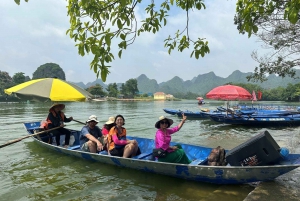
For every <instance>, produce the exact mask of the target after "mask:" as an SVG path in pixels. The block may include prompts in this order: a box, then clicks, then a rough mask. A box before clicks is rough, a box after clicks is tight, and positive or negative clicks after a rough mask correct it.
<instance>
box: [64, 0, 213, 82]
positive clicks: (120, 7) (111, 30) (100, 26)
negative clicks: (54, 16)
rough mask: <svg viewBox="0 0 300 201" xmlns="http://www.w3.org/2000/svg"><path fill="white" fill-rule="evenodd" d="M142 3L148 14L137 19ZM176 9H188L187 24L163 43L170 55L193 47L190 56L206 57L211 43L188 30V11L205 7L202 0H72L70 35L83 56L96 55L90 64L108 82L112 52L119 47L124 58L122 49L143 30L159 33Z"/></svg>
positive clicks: (120, 54) (70, 3)
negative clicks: (195, 36) (139, 20)
mask: <svg viewBox="0 0 300 201" xmlns="http://www.w3.org/2000/svg"><path fill="white" fill-rule="evenodd" d="M142 2H143V3H145V2H146V4H148V5H146V7H145V12H146V15H145V16H146V17H145V18H144V19H142V21H141V22H138V21H137V18H136V12H137V6H139V7H143V5H144V4H142ZM176 8H180V9H182V10H184V11H185V12H186V17H187V23H186V26H185V27H183V30H178V31H177V32H176V33H174V35H173V36H172V37H171V36H170V35H169V37H168V38H167V39H165V41H164V43H165V45H164V46H165V47H166V48H167V49H168V53H169V54H171V52H172V50H174V49H175V48H177V50H178V51H180V52H182V51H183V50H185V49H189V48H191V49H192V51H191V55H190V56H191V57H193V56H194V57H195V58H196V59H198V58H199V57H200V56H201V57H204V55H205V54H207V53H209V48H208V42H207V41H204V39H201V38H198V39H197V40H195V41H194V40H192V39H191V38H190V36H189V32H188V30H189V24H188V21H189V18H188V17H189V12H190V11H191V10H201V9H202V8H203V9H205V5H204V3H203V0H175V1H174V0H165V1H154V0H152V1H146V0H144V1H143V0H103V1H98V0H69V1H68V16H69V17H70V29H68V30H67V34H68V35H69V36H70V37H71V38H72V39H74V41H75V42H76V46H77V48H78V53H79V54H80V55H81V56H84V55H85V54H89V53H91V54H93V55H94V57H93V60H92V62H91V63H90V67H91V69H93V70H94V72H95V73H96V74H97V77H99V75H101V79H102V80H103V81H104V82H105V81H106V77H107V75H108V74H109V68H110V67H111V66H110V63H111V62H112V61H113V60H114V59H115V55H114V53H113V52H114V51H116V49H118V57H119V58H121V57H122V52H123V51H124V50H126V49H127V47H128V46H129V45H131V44H133V43H134V41H135V39H136V37H138V36H142V34H143V32H152V33H153V34H155V33H157V32H158V31H159V30H160V29H161V28H162V26H166V25H167V17H168V16H169V13H170V12H171V10H172V9H173V10H175V9H176ZM113 40H114V42H116V43H113ZM190 46H191V47H190ZM113 50H114V51H113Z"/></svg>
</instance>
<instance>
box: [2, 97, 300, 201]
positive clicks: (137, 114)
mask: <svg viewBox="0 0 300 201" xmlns="http://www.w3.org/2000/svg"><path fill="white" fill-rule="evenodd" d="M221 104H223V103H222V102H218V101H215V102H214V101H211V102H210V104H209V106H210V107H211V109H214V108H216V107H217V106H220V105H221ZM274 104H283V103H280V102H278V103H275V102H274ZM50 106H51V103H43V104H31V103H30V104H23V103H12V104H3V103H1V104H0V119H1V121H0V126H1V128H2V129H1V131H0V135H1V138H0V143H1V144H4V143H5V142H7V141H9V140H11V139H15V138H18V137H21V136H24V135H26V133H25V132H24V128H23V126H22V123H24V122H28V121H35V120H36V121H38V120H41V119H43V118H45V117H46V115H47V113H48V109H49V107H50ZM163 108H182V109H188V110H192V111H196V110H197V109H199V106H198V105H197V104H196V105H195V103H194V101H174V102H173V101H166V102H160V101H159V102H158V101H155V102H94V103H66V109H65V113H66V115H67V116H73V117H74V119H77V120H80V121H85V120H86V119H87V118H88V116H89V115H91V114H96V115H97V116H98V119H99V120H100V123H99V126H101V123H102V124H103V123H104V122H105V121H107V119H108V117H109V116H112V115H117V114H123V115H124V117H125V119H126V122H125V123H126V124H125V127H126V129H127V131H128V134H129V135H131V136H140V137H148V138H151V137H153V138H154V135H155V131H156V129H155V128H154V124H155V122H156V121H157V119H158V117H159V116H161V115H165V116H167V117H169V118H172V119H173V120H174V124H175V125H176V124H178V123H179V121H180V118H177V117H174V116H172V115H166V114H165V112H164V111H163V110H162V109H163ZM199 111H200V110H199ZM68 127H72V128H75V129H80V128H81V127H82V126H81V125H80V124H78V123H75V122H71V123H69V124H68ZM264 129H265V128H248V127H243V126H230V125H220V124H217V123H214V122H211V121H210V120H188V121H187V122H186V124H185V125H184V127H183V128H182V130H181V131H180V132H178V133H176V134H175V135H174V136H173V140H174V141H178V142H183V143H190V144H198V145H204V146H210V147H216V146H218V145H222V146H223V147H225V148H226V149H230V148H233V147H235V146H236V145H238V144H240V143H242V142H244V141H246V140H247V139H249V138H251V137H252V136H254V135H256V134H257V133H259V132H260V131H262V130H264ZM268 131H269V132H270V133H271V134H272V136H273V137H274V138H275V140H276V141H277V142H278V143H279V144H280V145H281V146H286V147H289V148H290V151H291V152H292V153H296V152H298V153H299V150H297V147H298V143H299V139H300V136H299V128H298V127H292V128H290V127H282V128H272V127H271V128H268ZM0 168H1V178H2V182H1V184H0V189H1V190H0V196H1V199H2V198H3V199H4V200H53V199H56V200H71V199H73V200H80V199H81V200H82V199H84V200H101V199H102V200H120V199H122V200H137V199H139V200H168V199H169V200H170V199H172V200H207V199H208V198H210V200H225V201H226V200H237V201H238V200H243V199H244V198H245V197H246V196H247V195H248V193H250V192H251V190H252V189H253V186H251V185H248V184H246V185H237V186H236V185H234V186H224V185H221V186H220V185H211V184H206V183H205V184H204V183H203V184H202V183H196V182H191V181H186V180H182V179H176V178H170V177H167V176H163V175H156V174H151V173H144V172H139V171H135V170H131V169H124V168H120V167H115V166H111V165H105V164H99V163H94V162H90V161H86V160H80V159H77V158H72V157H68V156H64V155H61V154H59V153H56V152H54V151H49V150H48V149H45V148H42V147H40V146H38V145H36V144H35V143H33V141H32V140H31V139H28V140H23V141H21V142H18V143H16V144H14V145H10V146H8V147H5V148H2V149H1V155H0ZM290 178H291V181H292V182H293V181H294V182H293V183H291V182H289V181H290V180H288V179H290ZM299 178H300V175H299V170H298V169H297V170H294V171H292V172H291V173H288V175H287V176H285V177H280V178H278V179H276V180H275V181H273V182H268V186H269V188H267V187H266V189H265V190H270V189H277V193H280V195H281V196H283V195H284V193H285V192H287V193H289V196H293V195H297V193H298V192H297V191H296V190H292V191H291V189H294V188H293V186H296V187H297V182H296V181H298V180H299ZM292 184H293V185H292ZM263 186H264V185H263ZM265 186H267V185H265ZM298 189H299V188H298ZM277 197H278V194H274V196H273V195H272V194H271V195H269V196H268V198H269V200H276V198H277Z"/></svg>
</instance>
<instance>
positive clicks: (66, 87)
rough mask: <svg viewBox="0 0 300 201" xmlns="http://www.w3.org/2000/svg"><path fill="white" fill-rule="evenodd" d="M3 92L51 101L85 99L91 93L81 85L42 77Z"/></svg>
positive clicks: (25, 97)
mask: <svg viewBox="0 0 300 201" xmlns="http://www.w3.org/2000/svg"><path fill="white" fill-rule="evenodd" d="M4 92H5V93H6V94H8V95H11V94H15V95H16V96H17V97H19V98H22V99H37V100H42V101H46V100H49V99H50V100H51V101H85V100H86V99H90V98H91V97H92V95H91V94H90V93H89V92H87V91H86V90H84V89H82V88H81V87H79V86H77V85H75V84H72V83H69V82H67V81H65V80H61V79H58V78H42V79H36V80H31V81H28V82H24V83H22V84H19V85H16V86H14V87H11V88H9V89H5V90H4Z"/></svg>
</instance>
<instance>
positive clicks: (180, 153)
mask: <svg viewBox="0 0 300 201" xmlns="http://www.w3.org/2000/svg"><path fill="white" fill-rule="evenodd" d="M185 121H186V116H185V115H184V113H182V120H181V121H180V123H179V124H178V126H175V127H173V128H170V126H171V125H172V124H173V120H172V119H168V118H166V117H164V116H161V117H159V120H158V121H157V122H156V123H155V128H157V129H158V130H157V131H156V135H155V148H156V149H159V148H161V149H163V150H165V151H166V152H167V155H166V157H163V158H161V157H158V161H160V162H168V163H181V164H189V163H191V162H192V161H191V160H189V158H188V157H187V155H186V154H185V152H184V150H183V149H182V147H181V145H180V144H176V145H175V146H170V142H171V135H172V134H174V133H175V132H177V131H179V130H180V129H181V127H182V126H183V124H184V123H185Z"/></svg>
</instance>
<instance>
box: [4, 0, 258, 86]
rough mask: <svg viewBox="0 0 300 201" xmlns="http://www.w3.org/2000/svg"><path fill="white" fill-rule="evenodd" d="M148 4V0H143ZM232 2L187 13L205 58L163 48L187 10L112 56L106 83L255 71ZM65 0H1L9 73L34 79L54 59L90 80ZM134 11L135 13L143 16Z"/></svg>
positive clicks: (72, 76)
mask: <svg viewBox="0 0 300 201" xmlns="http://www.w3.org/2000/svg"><path fill="white" fill-rule="evenodd" d="M147 2H149V1H147ZM235 3H236V1H234V0H228V1H224V0H210V1H206V3H205V4H206V9H205V10H200V11H194V12H192V13H190V22H189V24H190V31H189V32H190V36H191V38H192V39H195V40H196V39H197V38H198V37H200V38H206V39H207V40H208V41H209V47H210V54H208V55H206V56H205V57H204V58H200V59H198V60H197V59H195V58H190V56H189V55H190V53H191V52H190V51H187V50H185V51H184V52H182V53H179V52H177V51H173V52H172V54H171V55H169V54H168V53H167V49H165V48H164V39H166V38H167V36H168V35H171V36H173V34H174V33H175V31H176V30H178V29H181V30H182V28H183V27H184V26H185V23H186V19H185V13H183V12H177V13H172V16H170V17H169V19H168V20H169V21H168V25H167V27H165V28H162V29H161V30H160V32H159V33H158V34H156V35H153V34H142V35H141V36H140V37H139V38H138V39H137V40H136V41H135V43H134V44H133V45H131V46H129V47H128V48H127V50H126V51H123V56H122V59H119V58H118V57H117V55H115V58H116V59H115V60H114V62H113V63H112V68H110V71H111V73H110V74H109V75H108V78H107V81H106V82H105V83H106V84H109V83H113V82H117V83H120V82H126V81H127V80H128V79H130V78H137V77H138V76H140V75H141V74H145V75H146V76H147V77H148V78H150V79H156V80H157V81H158V83H161V82H164V81H168V80H170V79H172V78H173V77H174V76H179V77H181V78H182V79H183V80H184V81H186V80H191V79H193V77H195V76H198V75H199V74H204V73H208V72H211V71H213V72H214V73H215V74H216V75H217V76H220V77H227V76H228V75H230V74H231V73H232V72H233V71H234V70H240V71H241V72H253V70H254V68H255V66H257V63H256V62H255V61H254V60H253V59H252V58H251V52H252V51H254V50H260V49H261V47H260V46H261V44H260V43H258V42H257V38H255V37H252V38H250V39H249V38H248V37H247V35H241V34H239V33H238V31H237V29H236V26H235V25H234V24H233V18H234V14H235ZM66 5H67V3H66V1H65V0H29V2H28V3H26V2H25V1H24V0H21V5H20V6H18V5H17V4H15V2H14V0H1V1H0V13H1V17H0V27H1V31H0V41H1V43H0V44H1V48H0V65H1V67H0V70H1V71H6V72H8V73H9V75H10V76H13V75H14V74H15V73H18V72H24V73H25V75H28V76H29V77H30V78H32V74H33V72H34V71H35V70H36V69H37V68H38V67H39V66H41V65H43V64H45V63H50V62H52V63H56V64H58V65H59V66H60V67H61V68H62V69H63V70H64V72H65V73H66V80H68V81H72V82H80V81H82V82H84V83H85V84H86V83H87V82H91V81H94V80H95V79H96V75H95V74H94V73H93V71H92V70H90V66H89V64H90V62H91V61H92V55H86V56H84V57H81V56H79V55H78V51H77V48H76V47H75V46H74V45H75V42H74V41H73V40H72V39H70V38H69V36H67V35H66V34H65V33H66V31H67V29H68V28H69V17H68V16H67V8H66ZM144 15H145V13H144V11H143V9H138V15H137V17H138V18H140V17H141V16H144Z"/></svg>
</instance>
